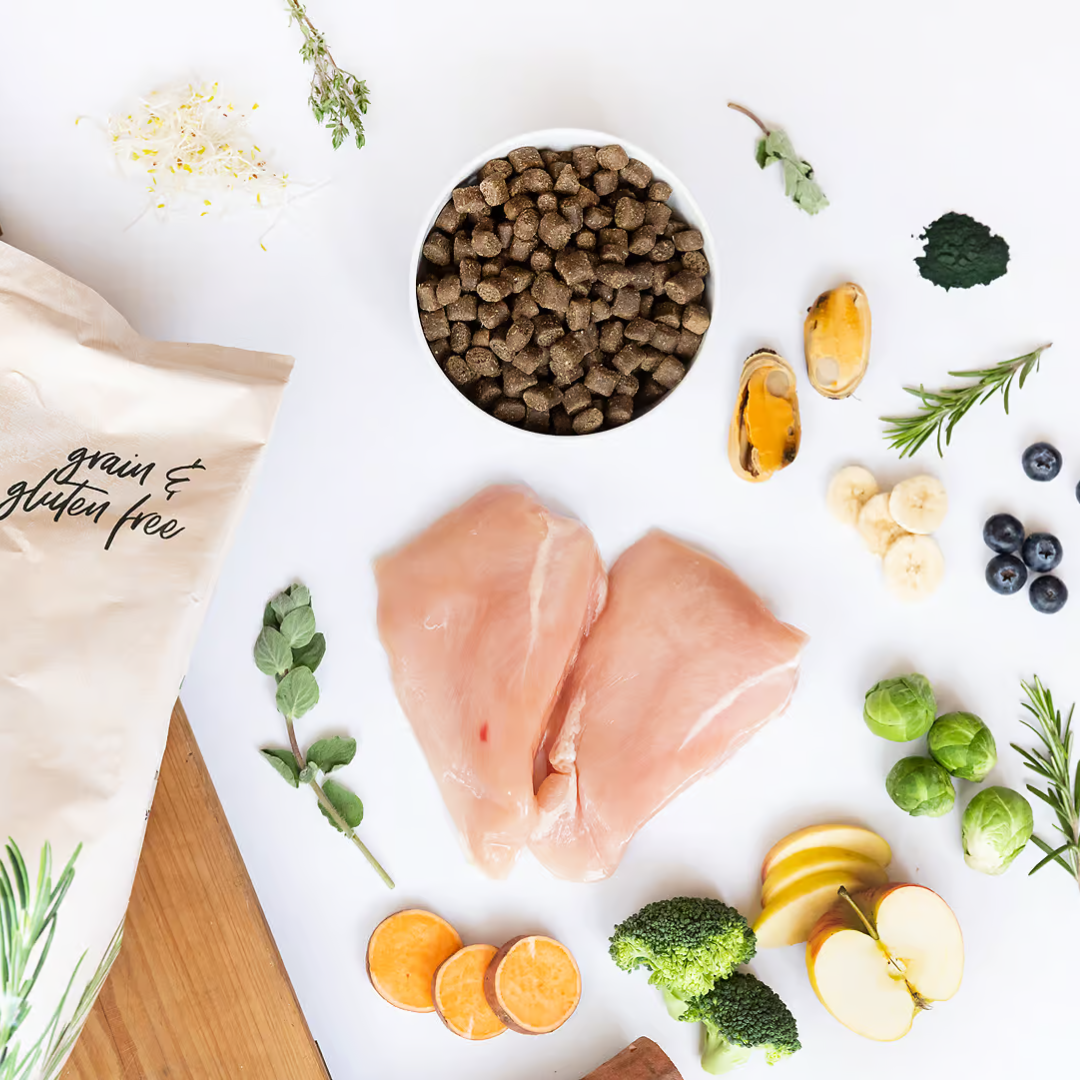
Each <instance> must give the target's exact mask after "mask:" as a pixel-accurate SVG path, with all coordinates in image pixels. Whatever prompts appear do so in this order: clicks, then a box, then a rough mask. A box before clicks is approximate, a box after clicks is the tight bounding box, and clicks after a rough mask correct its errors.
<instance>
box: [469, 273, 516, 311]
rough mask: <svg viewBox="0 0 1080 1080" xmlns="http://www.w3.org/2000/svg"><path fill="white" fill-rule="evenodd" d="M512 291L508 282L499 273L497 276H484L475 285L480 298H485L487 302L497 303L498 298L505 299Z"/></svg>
mask: <svg viewBox="0 0 1080 1080" xmlns="http://www.w3.org/2000/svg"><path fill="white" fill-rule="evenodd" d="M513 291H514V290H513V289H512V288H511V287H510V282H509V281H507V280H506V279H505V278H504V277H503V276H502V274H501V273H500V274H499V275H498V276H497V277H486V278H484V279H483V280H482V281H481V282H480V284H479V285H477V286H476V292H477V294H478V295H479V297H480V299H481V300H486V301H487V302H488V303H489V304H497V303H498V302H499V301H500V300H505V299H506V298H507V297H508V296H509V295H510V294H511V293H512V292H513Z"/></svg>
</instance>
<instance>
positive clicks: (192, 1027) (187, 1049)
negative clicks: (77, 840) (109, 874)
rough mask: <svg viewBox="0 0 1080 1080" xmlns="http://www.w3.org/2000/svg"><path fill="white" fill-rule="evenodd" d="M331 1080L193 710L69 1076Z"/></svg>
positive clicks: (177, 719) (174, 734)
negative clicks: (203, 749) (116, 951)
mask: <svg viewBox="0 0 1080 1080" xmlns="http://www.w3.org/2000/svg"><path fill="white" fill-rule="evenodd" d="M165 1078H168V1080H188V1078H191V1080H234V1078H237V1080H239V1078H242V1080H327V1078H328V1074H327V1072H326V1068H325V1066H324V1065H323V1062H322V1058H321V1055H320V1054H319V1050H318V1047H317V1046H316V1045H315V1043H314V1041H313V1040H312V1038H311V1033H310V1032H309V1031H308V1026H307V1023H306V1021H305V1020H304V1016H303V1014H302V1013H301V1011H300V1006H299V1004H298V1003H297V1000H296V995H295V994H294V993H293V988H292V985H291V984H290V982H289V977H288V975H287V974H286V972H285V968H284V965H283V964H282V962H281V957H280V956H279V955H278V951H277V947H276V946H275V945H274V939H273V938H272V937H271V935H270V929H269V927H268V926H267V925H266V919H265V918H264V917H263V913H262V909H261V908H260V907H259V901H258V899H257V898H256V896H255V891H254V889H253V888H252V885H251V881H250V879H249V878H248V875H247V871H246V870H245V868H244V863H243V860H242V859H241V858H240V852H239V850H238V849H237V847H236V842H235V841H234V840H233V835H232V832H231V830H230V829H229V825H228V822H227V821H226V820H225V815H224V813H223V811H222V809H221V803H220V802H219V801H218V797H217V794H216V792H215V791H214V786H213V784H212V783H211V781H210V776H209V774H208V773H207V771H206V766H205V765H204V764H203V759H202V755H201V754H200V753H199V748H198V746H197V745H196V743H195V739H194V736H193V735H192V733H191V727H190V725H189V724H188V721H187V717H186V716H185V715H184V710H183V708H182V707H181V705H180V702H179V701H178V702H177V703H176V707H175V709H174V710H173V716H172V725H171V727H170V729H169V741H168V745H167V746H166V748H165V757H164V760H163V761H162V765H161V776H160V778H159V780H158V787H157V793H156V795H155V796H154V805H153V809H152V810H151V813H150V820H149V822H148V824H147V830H146V842H145V845H144V847H143V853H142V858H141V860H140V862H139V870H138V874H137V875H136V878H135V885H134V889H133V890H132V894H131V906H130V908H129V910H128V917H127V928H126V930H125V932H124V945H123V948H122V949H121V951H120V957H119V959H118V960H117V961H116V964H115V965H114V967H113V970H112V973H111V975H110V976H109V978H108V980H107V981H106V983H105V986H104V988H103V989H102V992H101V996H100V997H99V998H98V1001H97V1004H96V1005H95V1006H94V1009H93V1012H92V1013H91V1015H90V1018H89V1020H88V1021H87V1024H86V1027H85V1029H84V1031H83V1034H82V1036H81V1037H80V1038H79V1041H78V1043H77V1044H76V1046H75V1050H74V1053H73V1054H72V1056H71V1059H70V1061H69V1062H68V1064H67V1066H66V1068H65V1069H64V1072H63V1074H62V1077H61V1080H165Z"/></svg>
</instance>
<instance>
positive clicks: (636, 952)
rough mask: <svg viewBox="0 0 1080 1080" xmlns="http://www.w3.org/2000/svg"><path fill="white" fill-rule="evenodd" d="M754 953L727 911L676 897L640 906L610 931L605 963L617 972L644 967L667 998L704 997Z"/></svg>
mask: <svg viewBox="0 0 1080 1080" xmlns="http://www.w3.org/2000/svg"><path fill="white" fill-rule="evenodd" d="M756 950H757V942H756V939H755V938H754V932H753V930H751V929H750V926H749V925H748V923H747V921H746V920H745V919H744V918H743V917H742V916H741V915H740V914H739V913H738V912H737V911H736V910H735V909H734V908H733V907H729V906H728V905H727V904H725V903H722V902H721V901H719V900H713V899H711V898H709V897H704V896H676V897H675V898H674V899H672V900H658V901H656V902H655V903H653V904H646V905H645V907H643V908H642V909H641V910H640V911H639V912H638V913H637V914H636V915H631V916H630V918H629V919H627V920H626V921H625V922H622V923H620V924H619V925H618V926H616V927H615V933H614V934H612V936H611V949H610V952H611V958H612V959H613V960H614V961H615V963H616V964H618V965H619V967H621V968H622V969H623V971H633V970H634V969H635V968H639V967H647V968H648V969H649V970H650V971H651V972H652V975H650V976H649V982H650V983H652V984H653V985H654V986H660V987H662V988H663V989H664V990H665V991H666V993H665V997H666V999H667V1001H668V1009H669V1011H671V1013H672V1015H675V1012H676V1010H675V1008H673V1007H672V1006H673V1003H672V1000H671V999H672V998H676V999H679V998H681V999H683V1000H687V999H689V998H693V997H698V996H699V995H701V994H706V993H708V991H709V990H711V989H712V986H713V983H715V982H716V980H717V979H726V978H727V977H728V976H729V975H730V974H731V973H732V972H733V971H734V970H735V969H736V968H737V967H738V966H739V965H740V964H745V963H746V962H747V961H749V960H750V959H752V958H753V956H754V953H755V952H756Z"/></svg>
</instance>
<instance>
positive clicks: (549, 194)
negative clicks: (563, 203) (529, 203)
mask: <svg viewBox="0 0 1080 1080" xmlns="http://www.w3.org/2000/svg"><path fill="white" fill-rule="evenodd" d="M536 209H537V210H539V211H540V213H541V214H550V213H551V212H552V211H553V210H558V209H559V196H558V195H556V194H555V192H554V191H545V192H544V193H543V194H542V195H537V196H536Z"/></svg>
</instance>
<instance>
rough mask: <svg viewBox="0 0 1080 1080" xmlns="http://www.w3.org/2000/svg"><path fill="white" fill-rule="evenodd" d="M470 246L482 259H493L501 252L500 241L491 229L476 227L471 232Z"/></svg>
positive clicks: (481, 226)
mask: <svg viewBox="0 0 1080 1080" xmlns="http://www.w3.org/2000/svg"><path fill="white" fill-rule="evenodd" d="M472 246H473V251H475V252H476V254H477V255H479V256H480V257H481V258H482V259H493V258H494V257H495V256H496V255H498V254H499V253H500V252H501V251H502V241H501V240H500V239H499V237H498V234H497V233H496V232H495V230H494V229H493V228H491V227H490V225H489V226H487V227H485V226H483V225H477V226H476V228H475V229H473V231H472Z"/></svg>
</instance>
